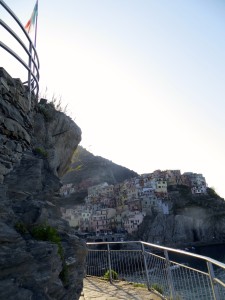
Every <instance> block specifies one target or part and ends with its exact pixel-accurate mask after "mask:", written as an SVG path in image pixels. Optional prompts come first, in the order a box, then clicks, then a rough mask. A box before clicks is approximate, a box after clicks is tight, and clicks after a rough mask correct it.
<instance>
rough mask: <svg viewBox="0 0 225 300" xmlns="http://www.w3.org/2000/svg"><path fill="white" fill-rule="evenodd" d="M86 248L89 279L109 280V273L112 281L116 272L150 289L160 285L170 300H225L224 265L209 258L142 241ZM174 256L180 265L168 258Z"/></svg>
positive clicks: (121, 276) (108, 243)
mask: <svg viewBox="0 0 225 300" xmlns="http://www.w3.org/2000/svg"><path fill="white" fill-rule="evenodd" d="M86 244H87V247H88V256H87V275H92V276H106V275H104V274H107V273H108V274H109V275H110V281H112V276H113V272H114V273H115V272H116V274H117V277H118V278H122V279H123V280H124V279H125V280H128V281H133V282H136V283H143V284H146V285H147V287H148V288H151V287H152V286H154V285H158V286H160V289H161V290H163V295H164V296H166V297H169V298H170V299H171V298H172V299H199V300H200V299H201V300H212V299H214V300H224V299H225V264H224V263H222V262H219V261H217V260H215V259H212V258H210V257H207V256H203V255H199V254H195V253H191V252H187V251H184V250H180V249H174V248H170V247H165V246H160V245H156V244H151V243H147V242H143V241H113V242H87V243H86ZM103 245H105V247H104V248H102V247H101V246H103ZM113 245H114V247H113ZM115 245H117V247H115ZM118 245H120V246H126V247H118ZM129 245H133V246H134V247H128V246H129ZM96 246H97V247H96ZM106 246H107V247H106ZM139 246H140V247H139ZM134 249H135V251H134ZM154 249H155V250H158V251H159V255H156V254H155V251H154ZM156 253H157V252H156ZM172 253H173V254H176V255H175V256H174V255H173V256H172V257H177V259H178V261H176V259H175V260H174V259H173V260H171V258H172V257H170V255H169V254H172ZM177 254H178V255H177ZM191 257H192V258H194V259H190V258H191ZM180 259H182V261H183V262H182V263H181V262H180V261H179V260H180ZM106 271H107V272H106Z"/></svg>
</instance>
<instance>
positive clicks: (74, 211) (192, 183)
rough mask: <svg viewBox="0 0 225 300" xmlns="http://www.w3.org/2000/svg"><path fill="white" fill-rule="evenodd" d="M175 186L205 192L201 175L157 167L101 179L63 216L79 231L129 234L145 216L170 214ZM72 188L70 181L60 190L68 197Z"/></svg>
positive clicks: (65, 209)
mask: <svg viewBox="0 0 225 300" xmlns="http://www.w3.org/2000/svg"><path fill="white" fill-rule="evenodd" d="M177 185H182V186H186V187H188V188H190V190H191V192H192V194H193V195H204V194H207V184H206V181H205V178H204V177H203V175H202V174H196V173H192V172H186V173H183V174H181V172H180V171H179V170H166V171H160V170H156V171H154V172H153V173H149V174H143V175H141V176H139V177H135V178H132V179H129V180H125V181H124V182H122V183H120V184H116V185H109V184H108V183H106V182H104V183H101V184H98V185H95V186H91V187H89V188H88V196H87V197H86V198H85V204H84V205H78V206H75V207H73V208H63V207H62V208H61V211H62V216H63V218H64V219H65V220H67V221H68V222H69V224H70V226H71V227H74V228H75V229H77V230H78V232H80V233H88V232H89V233H93V234H95V235H96V236H100V235H107V236H108V235H110V234H112V233H114V234H116V233H122V234H123V233H128V234H132V233H134V232H136V231H137V230H138V228H139V226H140V224H141V223H142V221H143V219H144V217H145V216H147V215H151V214H153V213H158V214H164V215H168V214H170V210H171V206H172V203H171V199H170V196H169V193H168V190H169V189H170V188H171V187H174V186H177ZM75 191H76V187H75V186H73V184H65V185H63V186H62V188H61V190H60V193H61V196H62V197H68V196H69V195H71V194H72V193H74V192H75ZM114 236H115V235H114ZM119 238H120V237H119ZM111 240H114V238H111Z"/></svg>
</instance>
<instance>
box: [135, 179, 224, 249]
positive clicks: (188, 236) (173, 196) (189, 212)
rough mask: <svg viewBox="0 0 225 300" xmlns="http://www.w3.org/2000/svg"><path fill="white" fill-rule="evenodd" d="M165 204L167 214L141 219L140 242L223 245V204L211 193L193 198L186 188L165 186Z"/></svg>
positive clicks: (154, 214) (174, 244)
mask: <svg viewBox="0 0 225 300" xmlns="http://www.w3.org/2000/svg"><path fill="white" fill-rule="evenodd" d="M169 202H170V206H171V210H170V214H168V215H163V214H157V213H153V214H152V215H148V216H146V217H145V218H144V221H143V223H142V224H141V225H140V228H139V230H138V232H137V237H138V238H139V239H140V240H144V241H147V242H150V243H157V244H161V245H168V246H172V247H182V246H189V245H196V246H197V245H205V244H214V243H224V242H225V201H224V199H222V198H220V197H219V196H218V195H216V194H215V193H214V191H213V190H211V189H208V194H207V195H202V196H200V195H199V196H194V195H192V194H191V190H190V188H188V187H185V186H179V185H178V186H174V187H169Z"/></svg>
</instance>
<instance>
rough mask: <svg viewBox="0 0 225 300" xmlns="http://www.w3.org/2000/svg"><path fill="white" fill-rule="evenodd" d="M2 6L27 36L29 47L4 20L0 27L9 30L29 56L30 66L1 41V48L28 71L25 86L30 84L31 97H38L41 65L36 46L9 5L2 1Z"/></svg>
mask: <svg viewBox="0 0 225 300" xmlns="http://www.w3.org/2000/svg"><path fill="white" fill-rule="evenodd" d="M0 5H2V7H3V8H4V9H5V10H6V11H7V12H8V14H9V15H10V16H11V17H12V18H13V19H14V20H15V21H16V23H17V24H18V25H19V27H20V29H21V30H22V32H23V34H24V35H25V37H26V39H27V41H28V43H29V46H28V47H26V45H25V44H24V43H23V42H22V40H21V39H20V37H19V36H18V35H17V34H16V33H15V32H14V31H13V30H12V29H11V28H10V27H9V26H8V25H7V24H6V23H5V22H4V21H3V20H1V19H0V25H2V26H3V28H4V29H5V30H7V32H8V33H9V34H10V35H11V36H12V37H13V38H14V39H15V40H16V41H17V42H18V44H19V45H20V46H21V47H22V48H23V50H24V51H25V53H26V54H27V57H28V64H27V63H25V61H24V60H23V59H22V58H21V57H20V56H19V55H18V54H17V53H16V52H15V51H13V50H12V49H11V48H10V47H9V46H8V45H6V44H4V43H3V42H1V41H0V47H2V48H3V49H4V50H5V51H7V52H8V53H9V54H10V55H11V56H13V57H14V58H15V59H16V60H17V61H19V62H20V64H21V65H22V66H23V67H24V68H25V69H26V70H27V76H28V80H27V81H25V82H24V83H23V84H28V89H29V92H30V95H31V93H32V92H34V94H35V95H36V96H38V92H39V79H40V75H39V68H40V63H39V58H38V54H37V51H36V49H35V46H34V44H33V42H32V40H31V38H30V37H29V35H28V33H27V32H26V30H25V28H24V26H23V24H22V23H21V22H20V20H19V19H18V17H17V16H16V15H15V14H14V12H13V11H12V10H11V9H10V8H9V7H8V6H7V4H6V3H5V2H4V1H3V0H0Z"/></svg>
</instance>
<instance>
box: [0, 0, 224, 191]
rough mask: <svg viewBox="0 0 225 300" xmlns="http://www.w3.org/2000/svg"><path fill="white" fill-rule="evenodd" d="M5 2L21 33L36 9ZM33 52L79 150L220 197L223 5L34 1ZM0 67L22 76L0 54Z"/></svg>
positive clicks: (28, 0) (197, 0)
mask: <svg viewBox="0 0 225 300" xmlns="http://www.w3.org/2000/svg"><path fill="white" fill-rule="evenodd" d="M5 2H6V3H7V4H8V5H9V6H10V8H11V9H12V10H13V11H14V12H15V13H16V14H17V16H18V17H19V19H20V20H21V21H22V23H24V24H25V23H26V22H27V21H28V19H29V18H30V15H31V13H32V10H33V7H34V4H35V0H34V1H33V0H20V1H18V0H17V1H16V0H6V1H5ZM0 15H1V17H2V19H3V20H4V21H6V22H10V21H9V18H8V17H7V16H5V14H4V13H3V11H2V8H1V7H0ZM10 24H11V23H10ZM12 26H13V25H12ZM0 36H1V39H2V41H3V42H5V43H7V42H8V43H12V41H11V40H10V39H9V38H8V36H7V35H5V34H4V33H3V32H2V29H1V30H0ZM3 38H4V40H3ZM15 47H16V46H15ZM37 51H38V54H39V59H40V63H41V68H40V75H41V82H40V84H41V90H42V93H43V94H44V91H45V88H46V87H47V88H48V95H49V98H51V97H52V94H53V93H55V95H56V96H61V97H62V101H63V103H64V104H65V105H66V104H68V111H69V113H70V115H71V116H72V117H73V118H74V119H75V122H76V123H77V125H78V126H79V127H80V128H81V130H82V141H81V145H82V146H83V147H85V148H86V149H87V150H89V151H90V152H92V153H93V154H95V155H100V156H102V157H105V158H107V159H110V160H112V161H113V162H115V163H117V164H120V165H122V166H125V167H127V168H129V169H132V170H134V171H136V172H138V173H139V174H142V173H150V172H153V171H154V170H156V169H161V170H166V169H180V170H181V172H182V173H183V172H188V171H191V172H196V173H202V174H203V175H204V176H205V178H206V181H207V183H208V185H209V187H214V188H215V189H216V191H217V193H219V195H220V196H222V197H225V179H224V178H225V176H224V170H225V138H224V131H225V118H224V111H225V101H224V100H225V99H224V98H225V84H224V79H225V1H224V0H174V1H173V0H170V1H168V0H135V1H133V0H79V1H78V0H67V1H53V0H45V1H44V0H39V17H38V36H37ZM0 65H1V66H3V67H5V68H6V70H7V71H8V72H9V73H10V74H11V75H12V76H14V77H23V76H24V73H23V71H22V70H20V67H19V65H17V63H15V61H14V59H11V58H10V57H9V56H8V55H5V54H4V53H3V50H2V49H0ZM22 79H23V78H22Z"/></svg>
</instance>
